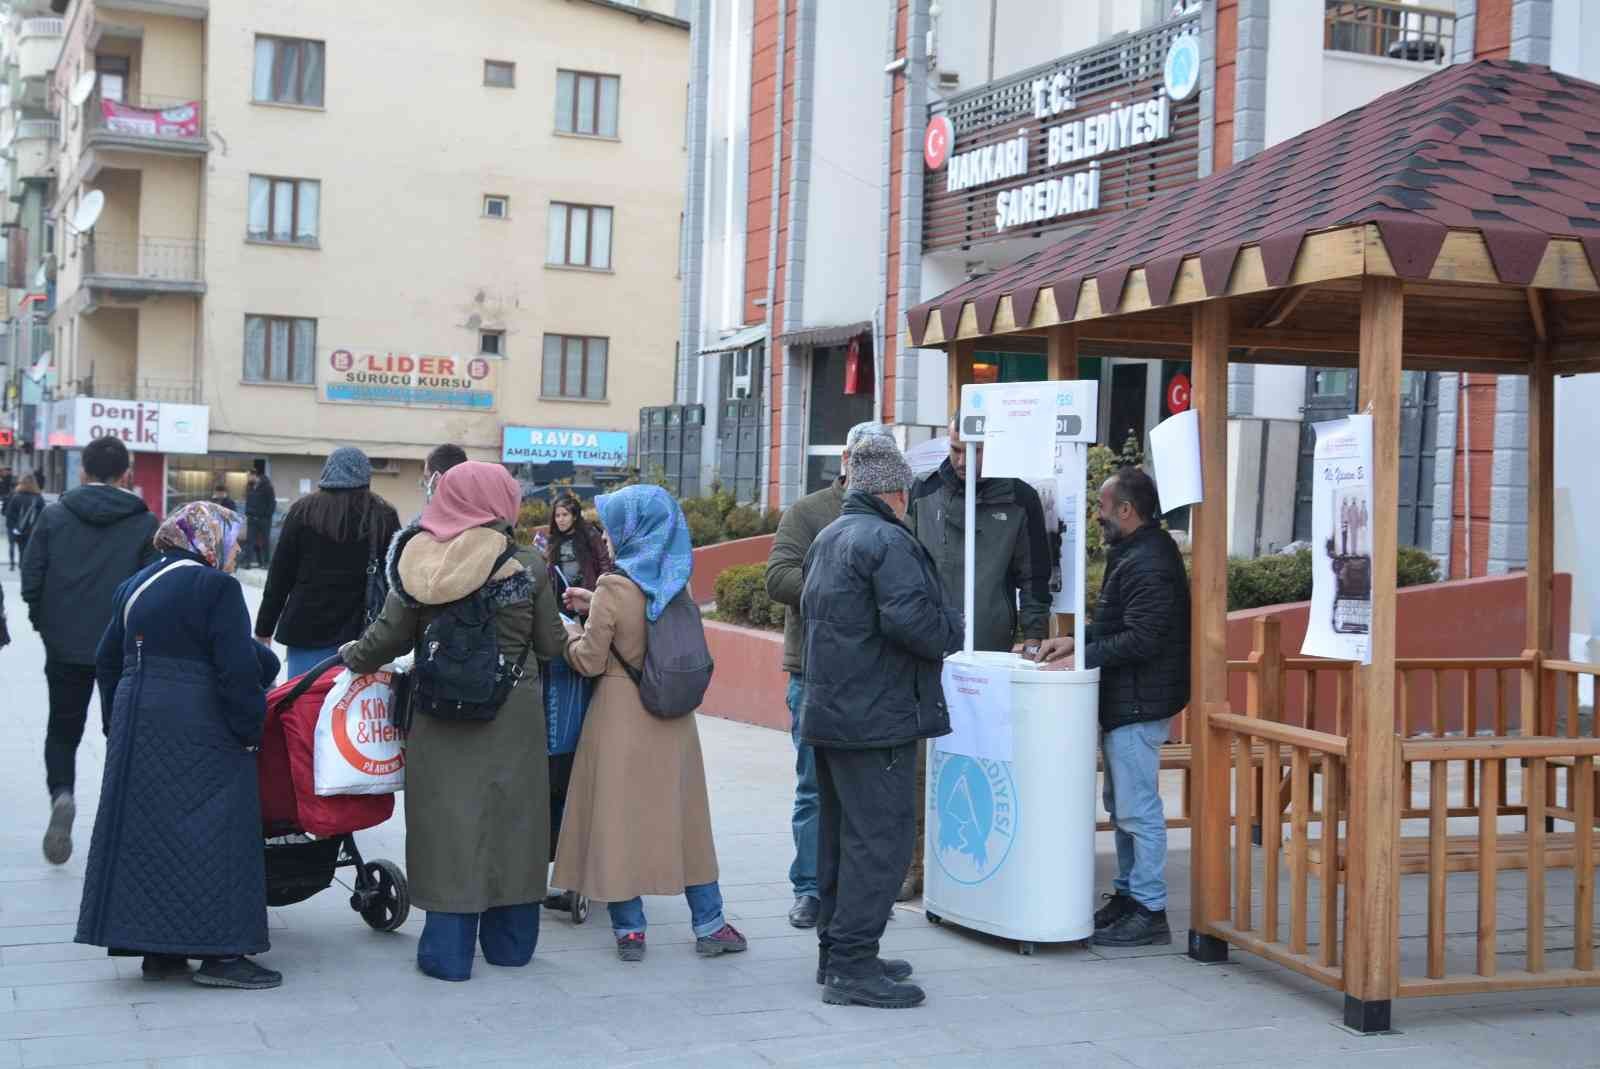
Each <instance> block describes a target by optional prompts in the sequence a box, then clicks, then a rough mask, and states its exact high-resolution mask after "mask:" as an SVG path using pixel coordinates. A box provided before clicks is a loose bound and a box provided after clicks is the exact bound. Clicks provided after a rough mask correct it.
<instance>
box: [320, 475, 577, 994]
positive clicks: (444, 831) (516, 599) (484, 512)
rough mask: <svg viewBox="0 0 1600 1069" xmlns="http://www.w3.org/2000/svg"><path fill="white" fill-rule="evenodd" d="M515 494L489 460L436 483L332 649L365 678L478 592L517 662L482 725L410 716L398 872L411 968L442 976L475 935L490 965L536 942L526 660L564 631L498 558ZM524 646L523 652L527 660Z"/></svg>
mask: <svg viewBox="0 0 1600 1069" xmlns="http://www.w3.org/2000/svg"><path fill="white" fill-rule="evenodd" d="M521 498H522V494H521V488H520V487H519V486H518V485H517V482H516V480H515V479H513V478H512V477H511V476H510V475H509V474H507V473H506V470H505V469H504V468H502V467H500V466H499V465H498V464H484V463H479V462H475V461H468V462H467V463H465V464H458V465H457V466H455V467H453V468H451V469H450V470H449V471H448V472H446V473H445V474H444V475H443V477H442V478H440V480H439V484H438V487H437V489H436V491H435V493H434V496H433V498H432V500H430V501H429V502H428V505H427V507H426V508H424V509H423V511H422V519H421V521H420V522H419V523H418V524H415V525H413V526H410V527H407V528H406V529H404V530H402V531H401V532H400V534H399V535H397V536H396V538H395V540H394V543H393V544H392V545H391V546H390V548H389V562H388V568H389V598H388V600H387V601H386V602H385V604H384V607H383V613H382V615H380V616H379V617H378V619H376V620H374V621H373V622H372V625H371V626H370V627H368V628H367V631H366V633H365V634H364V635H362V636H361V638H359V639H357V640H356V641H355V642H352V643H349V644H348V645H346V646H345V647H344V649H343V650H342V651H341V652H342V654H343V658H344V663H345V664H347V665H348V666H350V668H351V669H353V670H354V671H357V672H372V671H376V670H377V669H379V668H381V667H382V666H383V665H384V664H386V663H388V662H389V661H391V660H393V659H394V658H396V657H399V656H402V655H404V654H406V653H409V652H410V651H411V650H412V649H414V648H417V647H418V646H419V644H420V642H421V640H422V634H423V631H424V630H425V629H426V628H427V626H428V624H429V623H430V622H431V621H432V620H433V619H434V618H435V617H437V616H438V615H439V614H440V612H441V611H442V610H443V609H444V608H445V607H446V606H448V605H449V604H450V603H452V602H455V601H459V600H461V599H462V598H465V597H467V596H469V595H471V594H473V593H475V592H477V591H478V590H479V589H485V590H486V592H487V593H488V595H489V597H490V599H491V601H492V602H493V604H494V606H495V630H496V634H497V636H498V643H499V648H500V653H501V655H502V656H503V657H505V658H506V659H507V661H509V662H511V663H515V662H516V661H517V660H519V659H522V658H524V657H525V664H526V667H525V669H524V675H523V677H522V680H521V682H520V683H518V684H517V686H516V687H515V688H514V689H513V690H512V691H511V695H510V697H509V698H507V699H506V702H505V704H504V705H503V706H501V707H500V710H499V712H498V713H497V714H496V715H495V717H494V719H492V720H443V719H435V718H433V717H430V716H428V715H426V714H420V713H419V714H418V715H417V716H416V718H415V719H414V720H413V721H412V724H411V734H410V738H409V739H408V741H407V744H406V789H405V802H406V871H407V873H408V874H409V876H410V880H411V900H412V901H413V902H415V903H416V904H417V905H418V906H420V907H421V908H422V909H425V910H427V911H428V918H427V923H426V924H425V925H424V927H423V930H422V938H421V940H420V941H419V942H418V944H417V966H418V967H419V968H420V969H421V970H422V971H423V972H424V973H426V974H428V975H429V976H432V977H435V978H437V979H440V980H466V979H469V978H470V977H471V975H472V956H473V946H474V944H475V943H477V942H479V941H480V940H481V943H482V946H483V957H484V960H485V961H487V962H489V963H490V964H491V965H508V966H521V965H526V964H527V963H528V962H529V961H530V960H531V959H532V958H533V951H534V948H535V946H537V944H538V941H539V903H540V902H541V900H543V898H544V896H545V891H546V871H547V869H546V866H547V864H548V858H549V849H550V846H549V844H550V826H549V824H550V816H549V813H550V809H549V806H550V790H549V785H548V770H547V758H546V755H545V720H544V704H543V701H542V700H541V693H540V688H539V673H538V668H537V664H536V660H535V658H536V657H539V658H545V659H549V658H552V657H559V656H560V655H561V651H562V648H563V646H564V645H565V634H564V633H563V631H562V628H561V621H560V617H559V615H558V612H557V609H556V600H555V594H554V593H553V592H552V590H551V589H550V582H549V578H548V577H547V576H546V575H545V574H544V569H542V568H540V569H538V570H537V571H532V570H527V569H524V568H523V566H522V565H521V564H519V563H518V562H517V561H516V560H515V559H511V558H509V557H508V551H509V550H510V549H511V548H513V542H512V535H511V531H512V524H513V523H514V522H515V521H516V516H517V509H518V506H519V505H520V504H521ZM530 646H531V651H530Z"/></svg>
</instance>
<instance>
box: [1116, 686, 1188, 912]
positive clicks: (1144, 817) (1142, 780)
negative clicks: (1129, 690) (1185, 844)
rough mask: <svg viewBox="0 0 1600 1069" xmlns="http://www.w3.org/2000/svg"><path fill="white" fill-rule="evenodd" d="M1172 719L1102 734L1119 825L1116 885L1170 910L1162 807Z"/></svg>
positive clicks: (1139, 899) (1145, 904)
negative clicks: (1165, 756)
mask: <svg viewBox="0 0 1600 1069" xmlns="http://www.w3.org/2000/svg"><path fill="white" fill-rule="evenodd" d="M1171 728H1172V719H1171V718H1170V717H1168V718H1167V719H1165V720H1149V721H1146V722H1144V723H1142V724H1129V725H1128V726H1127V727H1120V728H1117V729H1116V730H1114V731H1108V732H1106V733H1105V734H1103V735H1102V736H1101V737H1100V745H1101V748H1102V749H1103V750H1104V751H1105V775H1106V783H1105V793H1104V801H1105V804H1106V812H1107V813H1110V814H1111V820H1112V823H1113V824H1115V825H1116V839H1117V878H1116V880H1115V881H1114V883H1113V884H1112V886H1113V887H1114V888H1115V889H1116V890H1117V891H1118V892H1119V893H1121V894H1125V895H1128V896H1130V897H1132V898H1133V899H1134V901H1136V902H1138V903H1139V904H1140V905H1141V906H1143V907H1144V908H1145V909H1149V910H1162V909H1166V908H1167V816H1166V813H1165V811H1164V810H1163V809H1162V808H1161V745H1162V743H1164V742H1166V741H1167V737H1168V735H1169V734H1170V733H1171Z"/></svg>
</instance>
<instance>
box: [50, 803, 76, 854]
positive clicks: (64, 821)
mask: <svg viewBox="0 0 1600 1069" xmlns="http://www.w3.org/2000/svg"><path fill="white" fill-rule="evenodd" d="M77 815H78V806H77V803H76V802H74V801H73V800H72V792H71V791H61V792H59V793H57V794H56V796H55V797H54V798H52V799H51V800H50V823H49V825H48V826H47V827H46V828H45V830H44V859H45V860H46V861H48V862H50V864H52V865H65V864H66V863H67V859H68V858H70V857H72V821H73V820H74V818H76V817H77Z"/></svg>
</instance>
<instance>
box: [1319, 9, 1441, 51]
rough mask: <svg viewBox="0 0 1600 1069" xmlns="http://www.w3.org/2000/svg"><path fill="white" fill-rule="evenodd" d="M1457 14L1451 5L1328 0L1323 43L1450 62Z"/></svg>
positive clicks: (1335, 47)
mask: <svg viewBox="0 0 1600 1069" xmlns="http://www.w3.org/2000/svg"><path fill="white" fill-rule="evenodd" d="M1455 33H1456V16H1455V12H1454V11H1451V10H1449V9H1448V8H1438V7H1423V6H1421V5H1419V4H1401V3H1396V2H1394V0H1324V13H1323V33H1322V47H1323V48H1324V49H1325V50H1327V51H1329V52H1351V53H1354V54H1356V55H1360V56H1384V57H1387V58H1389V59H1404V60H1411V61H1413V62H1419V63H1434V64H1438V65H1440V66H1444V65H1446V64H1448V63H1449V62H1450V59H1451V55H1452V53H1453V52H1454V49H1455Z"/></svg>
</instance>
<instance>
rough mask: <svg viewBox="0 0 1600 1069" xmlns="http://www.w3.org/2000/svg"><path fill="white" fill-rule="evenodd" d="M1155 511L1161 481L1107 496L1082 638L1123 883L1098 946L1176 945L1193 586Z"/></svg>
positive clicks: (1127, 480)
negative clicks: (1175, 886) (1169, 788)
mask: <svg viewBox="0 0 1600 1069" xmlns="http://www.w3.org/2000/svg"><path fill="white" fill-rule="evenodd" d="M1156 502H1157V497H1156V484H1155V482H1154V481H1153V480H1152V479H1151V478H1150V476H1148V475H1146V474H1145V473H1144V472H1143V471H1141V470H1139V469H1138V468H1123V469H1122V470H1121V471H1119V472H1118V473H1117V474H1115V475H1113V476H1112V477H1111V478H1109V479H1107V480H1106V483H1105V485H1104V486H1102V487H1101V488H1100V529H1101V532H1102V533H1103V534H1104V536H1105V543H1106V546H1107V547H1108V548H1107V551H1106V577H1105V582H1104V584H1103V585H1102V586H1101V588H1100V600H1099V602H1098V604H1097V605H1096V606H1095V612H1094V623H1092V624H1090V625H1089V627H1088V628H1087V629H1086V630H1085V632H1084V641H1085V642H1086V643H1087V648H1086V649H1085V650H1084V656H1083V664H1084V667H1085V668H1098V669H1100V732H1101V736H1100V739H1101V747H1102V748H1103V750H1104V752H1105V795H1104V800H1105V806H1106V812H1108V813H1110V814H1111V819H1112V821H1113V822H1114V823H1115V824H1116V839H1117V878H1116V881H1115V883H1113V885H1112V893H1111V894H1109V895H1106V896H1105V898H1106V899H1107V902H1106V904H1105V906H1103V907H1101V909H1100V910H1099V911H1097V912H1096V913H1095V915H1094V927H1095V933H1094V941H1095V942H1096V943H1098V944H1099V945H1101V946H1113V947H1130V946H1149V945H1152V944H1157V943H1160V944H1165V943H1170V942H1172V930H1171V928H1169V927H1168V925H1167V877H1166V865H1167V818H1166V813H1165V812H1164V810H1163V809H1162V805H1161V744H1162V743H1164V742H1166V741H1167V738H1168V736H1169V734H1170V733H1171V728H1172V718H1173V717H1174V716H1175V715H1177V713H1178V712H1179V711H1180V710H1182V709H1183V708H1184V706H1186V705H1188V704H1189V576H1188V573H1187V572H1186V571H1185V570H1184V567H1183V555H1182V554H1181V553H1179V551H1178V546H1177V543H1175V542H1173V540H1172V536H1171V535H1169V534H1167V532H1166V531H1164V530H1162V529H1161V521H1160V517H1159V515H1158V513H1157V509H1158V505H1157V503H1156ZM1071 652H1072V639H1070V638H1058V639H1050V640H1048V641H1046V642H1045V643H1044V645H1043V648H1042V649H1041V650H1040V651H1039V657H1040V658H1041V659H1043V660H1059V659H1062V658H1065V657H1066V656H1068V655H1069V654H1070V653H1071Z"/></svg>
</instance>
